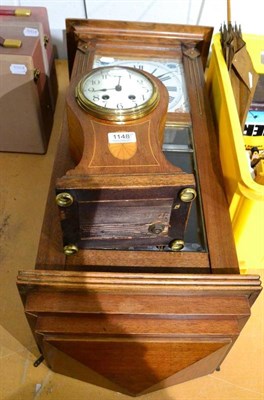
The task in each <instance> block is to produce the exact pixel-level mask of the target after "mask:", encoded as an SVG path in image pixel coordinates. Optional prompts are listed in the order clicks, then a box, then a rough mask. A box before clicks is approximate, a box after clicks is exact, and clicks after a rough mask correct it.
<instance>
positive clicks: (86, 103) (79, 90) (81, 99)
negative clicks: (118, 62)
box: [75, 66, 160, 122]
mask: <svg viewBox="0 0 264 400" xmlns="http://www.w3.org/2000/svg"><path fill="white" fill-rule="evenodd" d="M104 69H107V70H109V69H124V70H132V71H133V72H136V73H137V74H139V75H143V76H144V77H145V78H146V79H148V81H149V82H150V83H151V86H152V89H153V91H152V95H151V97H150V98H149V99H148V100H147V101H146V102H145V103H143V104H141V105H139V106H137V107H131V108H127V109H125V110H122V109H121V110H120V109H110V108H106V107H102V106H99V105H97V104H95V103H93V102H92V101H90V100H89V99H87V97H86V96H85V95H84V94H83V85H84V83H85V82H86V80H87V79H88V78H91V77H92V76H93V75H94V74H95V73H96V72H97V71H98V70H104ZM75 97H76V101H77V103H78V104H79V105H80V107H81V108H82V109H84V110H85V111H87V112H89V113H90V114H92V115H93V116H95V117H97V118H100V119H105V120H108V121H115V122H126V121H131V120H136V119H138V118H142V117H144V116H145V115H147V114H149V113H150V112H151V111H152V110H153V109H154V108H155V107H156V106H157V105H158V102H159V100H160V95H159V90H158V87H157V85H156V83H155V82H154V80H153V79H152V77H151V76H150V74H147V73H145V72H143V71H139V70H138V69H136V68H130V67H121V66H107V67H99V68H95V69H93V70H91V71H90V72H89V73H88V74H86V75H85V76H83V78H82V79H81V80H80V81H79V83H78V84H77V86H76V88H75Z"/></svg>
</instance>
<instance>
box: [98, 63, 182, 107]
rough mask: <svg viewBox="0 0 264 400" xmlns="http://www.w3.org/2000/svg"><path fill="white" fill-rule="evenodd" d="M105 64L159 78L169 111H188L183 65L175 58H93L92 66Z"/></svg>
mask: <svg viewBox="0 0 264 400" xmlns="http://www.w3.org/2000/svg"><path fill="white" fill-rule="evenodd" d="M106 65H120V66H127V67H132V68H136V69H139V70H142V71H146V72H149V73H150V74H152V75H154V76H156V77H157V78H159V79H160V80H161V81H162V82H163V84H164V85H165V86H166V88H167V90H168V93H169V104H168V111H169V112H188V111H189V102H188V96H187V90H186V85H185V80H184V73H183V66H182V64H181V63H180V62H176V61H175V60H165V61H164V62H161V61H160V60H157V61H154V60H152V61H148V60H142V59H141V60H138V59H133V60H132V59H131V60H129V59H127V60H124V59H121V58H120V59H119V58H114V57H105V56H97V57H96V58H95V60H94V64H93V67H94V68H96V67H99V66H106Z"/></svg>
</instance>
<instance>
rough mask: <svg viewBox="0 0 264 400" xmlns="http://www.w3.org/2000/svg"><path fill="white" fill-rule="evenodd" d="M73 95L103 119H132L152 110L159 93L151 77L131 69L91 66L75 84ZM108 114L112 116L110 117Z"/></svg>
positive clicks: (87, 108)
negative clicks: (91, 68)
mask: <svg viewBox="0 0 264 400" xmlns="http://www.w3.org/2000/svg"><path fill="white" fill-rule="evenodd" d="M76 98H77V101H78V102H79V104H80V105H81V106H82V107H83V108H85V109H86V110H87V111H91V112H92V113H93V112H95V114H100V117H105V118H106V119H107V118H109V119H114V120H115V119H116V120H120V121H122V120H123V117H124V116H126V118H124V119H126V120H127V119H130V117H131V119H135V118H138V117H139V116H142V113H143V114H146V113H147V112H149V111H150V110H152V109H153V108H154V107H155V106H156V104H157V102H158V92H157V90H156V86H154V84H153V82H152V80H151V79H149V78H148V77H147V76H146V75H144V74H143V73H141V72H140V71H137V70H135V69H134V68H127V67H120V66H116V67H114V66H110V67H101V68H97V69H93V70H92V71H91V72H90V73H89V74H88V75H86V76H85V77H84V78H83V79H82V80H81V81H80V82H79V84H78V85H77V88H76ZM111 115H112V117H113V118H111Z"/></svg>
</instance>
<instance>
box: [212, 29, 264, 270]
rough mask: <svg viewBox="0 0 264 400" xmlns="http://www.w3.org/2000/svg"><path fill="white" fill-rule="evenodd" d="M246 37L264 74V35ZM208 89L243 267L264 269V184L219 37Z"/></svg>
mask: <svg viewBox="0 0 264 400" xmlns="http://www.w3.org/2000/svg"><path fill="white" fill-rule="evenodd" d="M243 38H244V40H245V42H246V46H247V50H248V52H249V54H250V56H251V59H252V62H253V65H254V68H255V70H256V72H258V73H259V74H264V63H263V62H264V61H263V58H264V36H257V35H243ZM261 58H262V59H261ZM207 87H208V91H209V98H210V102H211V106H212V111H213V114H214V117H215V120H216V123H217V129H218V134H219V148H220V159H221V164H222V169H223V174H224V180H225V189H226V195H227V199H228V203H229V211H230V216H231V220H232V226H233V232H234V238H235V243H236V249H237V255H238V260H239V264H240V268H241V269H242V270H243V269H253V268H264V185H262V184H259V183H257V182H255V181H254V180H253V178H252V177H251V174H250V168H249V163H248V159H247V156H246V151H245V142H244V138H243V134H242V129H241V127H240V122H239V117H238V112H237V109H236V104H235V98H234V94H233V90H232V86H231V82H230V79H229V74H228V70H227V67H226V63H225V60H224V57H223V53H222V49H221V43H220V34H216V35H214V38H213V44H212V54H211V59H210V63H209V68H208V74H207ZM223 251H225V250H224V249H223Z"/></svg>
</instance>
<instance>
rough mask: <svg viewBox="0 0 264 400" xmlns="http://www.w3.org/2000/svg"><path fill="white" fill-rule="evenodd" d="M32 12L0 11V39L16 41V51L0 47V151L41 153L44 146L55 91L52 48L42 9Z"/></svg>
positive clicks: (43, 151) (44, 12)
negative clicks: (18, 44) (0, 119)
mask: <svg viewBox="0 0 264 400" xmlns="http://www.w3.org/2000/svg"><path fill="white" fill-rule="evenodd" d="M33 9H34V10H33V11H30V15H28V16H27V15H25V16H23V15H22V16H16V15H12V13H14V12H15V10H16V9H15V8H14V7H8V8H6V7H4V6H1V7H0V21H1V33H0V34H1V37H3V38H4V39H19V40H20V41H21V47H20V48H8V47H6V48H5V47H1V48H0V59H1V66H2V69H3V73H4V78H3V77H2V80H1V88H0V92H1V109H3V110H5V111H4V112H3V118H4V120H3V122H2V123H3V127H4V128H3V129H1V142H0V151H13V152H26V153H39V154H43V153H45V152H46V150H47V146H48V142H49V137H50V133H51V129H52V123H53V114H54V110H55V105H56V99H57V91H58V86H57V77H56V71H55V63H54V48H53V46H52V42H51V38H50V31H49V22H48V16H47V11H46V9H45V8H42V7H33ZM19 10H23V9H22V8H19ZM14 99H15V100H14ZM14 115H15V116H16V117H15V118H14Z"/></svg>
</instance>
